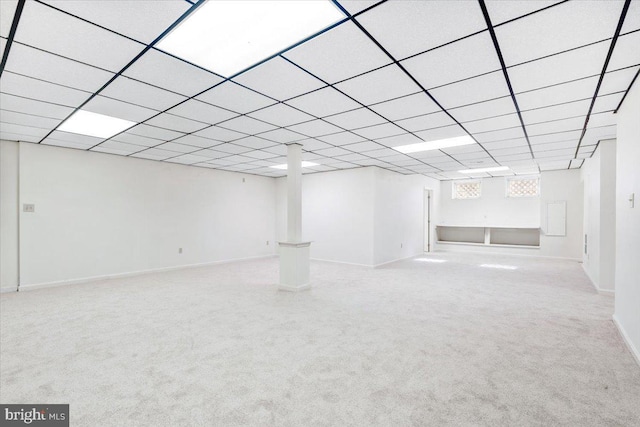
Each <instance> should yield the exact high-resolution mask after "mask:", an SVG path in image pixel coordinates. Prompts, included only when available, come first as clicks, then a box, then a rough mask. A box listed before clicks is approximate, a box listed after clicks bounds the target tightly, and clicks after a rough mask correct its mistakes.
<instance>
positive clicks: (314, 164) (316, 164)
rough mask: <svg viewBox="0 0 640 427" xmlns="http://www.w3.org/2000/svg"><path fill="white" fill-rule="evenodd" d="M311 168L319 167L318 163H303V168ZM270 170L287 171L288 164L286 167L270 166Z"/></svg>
mask: <svg viewBox="0 0 640 427" xmlns="http://www.w3.org/2000/svg"><path fill="white" fill-rule="evenodd" d="M311 166H318V163H313V162H302V167H303V168H310V167H311ZM269 167H270V168H274V169H284V170H287V164H286V163H285V164H284V165H275V166H269Z"/></svg>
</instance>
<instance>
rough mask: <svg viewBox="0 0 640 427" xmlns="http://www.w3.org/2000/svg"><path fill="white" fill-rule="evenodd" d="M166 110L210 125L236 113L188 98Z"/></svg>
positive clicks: (234, 115)
mask: <svg viewBox="0 0 640 427" xmlns="http://www.w3.org/2000/svg"><path fill="white" fill-rule="evenodd" d="M167 112H168V113H170V114H174V115H176V116H180V117H185V118H190V119H193V120H198V121H200V122H202V123H207V124H210V125H213V124H216V123H220V122H222V121H225V120H228V119H230V118H232V117H236V116H237V115H238V114H236V113H233V112H231V111H229V110H224V109H222V108H219V107H215V106H213V105H210V104H207V103H204V102H201V101H198V100H196V99H190V100H188V101H186V102H183V103H182V104H180V105H177V106H175V107H173V108H171V109H170V110H168V111H167ZM201 128H202V127H201Z"/></svg>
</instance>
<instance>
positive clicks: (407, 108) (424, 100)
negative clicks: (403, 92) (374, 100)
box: [370, 92, 440, 120]
mask: <svg viewBox="0 0 640 427" xmlns="http://www.w3.org/2000/svg"><path fill="white" fill-rule="evenodd" d="M370 108H371V109H372V110H374V111H375V112H377V113H378V114H381V115H382V116H384V117H386V118H387V119H389V120H399V119H404V118H408V117H415V116H419V115H423V114H429V113H434V112H436V111H440V107H438V105H436V103H435V102H433V101H432V100H431V98H429V96H428V95H427V94H425V93H424V92H420V93H416V94H414V95H409V96H403V97H401V98H397V99H393V100H391V101H386V102H382V103H379V104H374V105H371V106H370Z"/></svg>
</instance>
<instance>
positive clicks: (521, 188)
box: [507, 177, 540, 197]
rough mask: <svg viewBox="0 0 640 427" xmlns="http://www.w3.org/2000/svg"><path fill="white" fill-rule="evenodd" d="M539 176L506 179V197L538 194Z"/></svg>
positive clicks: (534, 195)
mask: <svg viewBox="0 0 640 427" xmlns="http://www.w3.org/2000/svg"><path fill="white" fill-rule="evenodd" d="M539 184H540V178H538V177H519V178H509V179H507V197H536V196H538V195H539V194H540V185H539Z"/></svg>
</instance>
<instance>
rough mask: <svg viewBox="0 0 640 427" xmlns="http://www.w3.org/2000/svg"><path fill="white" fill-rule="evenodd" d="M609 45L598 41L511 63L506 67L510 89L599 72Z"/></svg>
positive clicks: (542, 84) (525, 87)
mask: <svg viewBox="0 0 640 427" xmlns="http://www.w3.org/2000/svg"><path fill="white" fill-rule="evenodd" d="M608 49H609V44H607V43H598V44H596V45H592V46H587V47H583V48H580V49H576V50H572V51H571V52H567V53H563V54H560V55H555V56H551V57H549V58H544V59H540V60H538V61H533V62H530V63H527V64H524V65H518V66H515V67H511V68H509V69H508V70H507V71H508V73H509V79H510V80H511V84H512V86H513V90H514V92H516V93H518V92H523V91H526V90H532V89H538V88H541V87H544V86H549V85H553V84H557V83H564V82H568V81H571V80H575V79H579V78H582V77H589V76H595V75H599V74H600V73H601V72H602V65H603V64H604V60H605V58H606V56H607V51H608Z"/></svg>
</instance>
